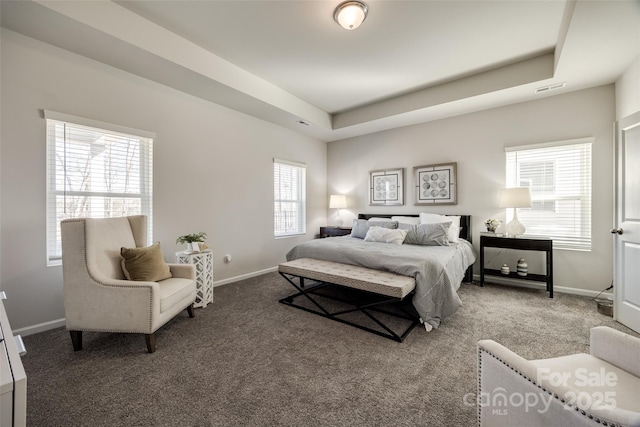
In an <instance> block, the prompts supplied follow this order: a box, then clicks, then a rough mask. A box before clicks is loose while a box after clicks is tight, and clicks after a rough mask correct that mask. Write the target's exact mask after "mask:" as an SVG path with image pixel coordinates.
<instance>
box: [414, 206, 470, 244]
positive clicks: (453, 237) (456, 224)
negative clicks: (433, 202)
mask: <svg viewBox="0 0 640 427" xmlns="http://www.w3.org/2000/svg"><path fill="white" fill-rule="evenodd" d="M442 222H451V226H450V227H449V243H458V242H459V241H460V216H453V215H452V216H448V215H439V214H432V213H424V212H422V213H420V224H438V223H442Z"/></svg>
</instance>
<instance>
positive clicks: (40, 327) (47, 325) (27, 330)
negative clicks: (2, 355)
mask: <svg viewBox="0 0 640 427" xmlns="http://www.w3.org/2000/svg"><path fill="white" fill-rule="evenodd" d="M64 325H65V319H64V317H63V318H62V319H57V320H51V321H49V322H44V323H39V324H37V325H32V326H25V327H24V328H20V329H15V330H14V331H13V334H14V335H22V336H24V337H26V336H29V335H33V334H37V333H38V332H44V331H48V330H50V329H55V328H59V327H60V326H64Z"/></svg>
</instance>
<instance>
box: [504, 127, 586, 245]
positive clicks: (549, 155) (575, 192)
mask: <svg viewBox="0 0 640 427" xmlns="http://www.w3.org/2000/svg"><path fill="white" fill-rule="evenodd" d="M591 143H592V140H591V138H583V139H577V140H571V141H562V142H555V143H548V144H539V145H533V146H524V147H509V148H506V149H505V151H506V156H507V187H530V188H531V202H532V208H531V209H521V210H519V211H518V218H519V219H520V222H522V223H523V224H524V225H525V227H526V228H527V231H526V234H527V235H531V236H544V237H550V238H552V239H553V247H554V249H556V248H558V249H573V250H584V251H589V250H591ZM507 215H508V218H507V221H510V220H511V217H512V210H511V209H508V210H507Z"/></svg>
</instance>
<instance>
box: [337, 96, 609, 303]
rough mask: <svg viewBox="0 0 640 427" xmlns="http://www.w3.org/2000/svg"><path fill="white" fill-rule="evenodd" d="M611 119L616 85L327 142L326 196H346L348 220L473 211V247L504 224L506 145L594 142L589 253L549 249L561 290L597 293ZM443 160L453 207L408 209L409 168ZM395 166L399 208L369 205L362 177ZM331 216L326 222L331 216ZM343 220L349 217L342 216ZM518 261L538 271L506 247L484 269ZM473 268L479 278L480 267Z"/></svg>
mask: <svg viewBox="0 0 640 427" xmlns="http://www.w3.org/2000/svg"><path fill="white" fill-rule="evenodd" d="M614 120H615V99H614V86H613V85H607V86H602V87H597V88H594V89H589V90H583V91H578V92H572V93H567V94H563V95H556V96H553V97H548V98H542V99H540V100H536V101H532V102H526V103H521V104H516V105H510V106H506V107H500V108H495V109H492V110H486V111H482V112H478V113H472V114H467V115H463V116H458V117H453V118H450V119H445V120H438V121H435V122H431V123H424V124H420V125H414V126H409V127H405V128H401V129H395V130H390V131H386V132H380V133H376V134H372V135H365V136H361V137H358V138H351V139H347V140H343V141H337V142H332V143H329V145H328V164H329V169H328V177H329V193H330V194H333V193H345V194H348V199H349V202H348V203H349V209H348V210H349V211H350V213H351V214H352V215H355V214H357V213H358V212H378V213H418V212H435V213H457V214H471V215H473V226H472V231H473V241H474V246H475V247H476V249H477V248H478V242H479V241H480V239H479V234H478V233H479V232H480V231H485V230H486V229H485V227H484V225H483V223H484V221H485V220H486V219H487V218H498V219H500V220H502V221H504V219H505V210H504V209H500V208H498V193H499V190H500V188H504V186H505V154H504V147H505V146H515V145H526V144H535V143H541V142H550V141H562V140H567V139H574V138H580V137H587V136H588V137H594V138H595V142H594V144H593V209H592V211H593V219H592V220H593V225H592V233H593V250H592V251H591V252H576V251H566V250H555V251H554V278H555V284H556V286H558V287H559V288H562V287H565V288H572V289H573V290H577V291H578V292H580V291H600V290H602V289H604V288H606V287H607V286H608V285H609V283H610V282H611V279H612V271H613V270H612V269H613V266H612V265H613V259H612V256H613V254H612V241H611V235H610V234H609V229H610V226H611V224H612V212H613V197H612V193H611V190H612V187H613V168H612V164H613V151H612V147H613V140H612V137H613V122H614ZM447 162H457V163H458V174H457V177H458V204H457V205H453V206H438V207H433V208H431V207H429V208H427V207H424V206H414V195H413V188H412V183H413V176H412V172H413V167H414V166H421V165H429V164H436V163H447ZM396 167H404V168H406V169H405V174H406V179H405V184H406V191H405V205H404V206H402V207H385V208H380V207H370V206H368V193H367V186H368V172H369V171H371V170H376V169H388V168H396ZM331 211H332V210H330V212H329V218H330V219H331V218H332V215H333V214H334V213H333V212H331ZM343 217H344V218H345V219H347V220H348V219H349V218H348V217H347V212H345V213H344V214H343ZM525 225H526V224H525ZM519 256H525V257H526V259H527V261H529V265H530V271H532V272H533V271H534V270H535V269H540V268H542V267H541V265H542V261H543V260H542V255H541V254H536V253H531V252H530V253H529V254H526V253H525V254H520V253H517V252H515V251H507V250H505V251H497V252H493V253H491V254H489V263H491V262H492V263H493V264H489V265H492V266H494V267H495V266H499V265H501V264H502V263H503V262H506V263H508V264H509V265H510V266H511V267H512V268H515V264H516V261H517V259H518V257H519ZM475 268H476V273H477V272H478V264H476V266H475ZM540 272H544V270H541V271H540ZM529 283H531V282H529ZM586 293H589V292H586Z"/></svg>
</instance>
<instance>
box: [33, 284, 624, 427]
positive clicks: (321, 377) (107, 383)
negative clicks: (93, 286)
mask: <svg viewBox="0 0 640 427" xmlns="http://www.w3.org/2000/svg"><path fill="white" fill-rule="evenodd" d="M292 291H293V288H292V287H291V285H289V284H288V283H287V282H285V281H284V279H282V278H281V277H280V276H279V275H278V274H277V273H271V274H266V275H263V276H260V277H256V278H252V279H248V280H245V281H242V282H237V283H232V284H228V285H225V286H221V287H217V288H216V289H215V301H214V303H213V304H212V305H209V306H208V307H206V308H204V309H196V317H195V318H194V319H190V318H188V316H187V314H186V312H184V313H183V314H181V315H179V316H178V317H176V318H175V319H173V320H172V321H170V322H169V323H168V324H167V325H165V326H164V327H163V328H161V329H160V330H159V331H158V332H157V346H158V349H157V351H156V352H155V353H153V354H148V353H146V348H145V344H144V339H143V337H142V336H141V335H129V334H102V333H85V334H84V350H83V351H81V352H75V353H74V352H73V350H72V346H71V341H70V338H69V335H68V333H67V331H66V330H65V329H64V328H59V329H55V330H51V331H47V332H43V333H40V334H36V335H32V336H28V337H25V339H24V341H25V344H26V347H27V350H28V353H27V355H26V356H24V357H23V363H24V366H25V369H26V372H27V377H28V386H27V387H28V406H27V410H28V416H27V421H28V424H29V425H30V426H365V425H366V426H390V425H393V426H416V425H428V426H435V425H448V426H471V425H474V423H475V419H476V418H475V417H476V411H475V407H473V406H468V405H466V404H465V400H464V397H465V395H467V394H468V393H474V392H475V390H476V343H477V341H478V340H480V339H483V338H491V339H495V340H496V341H499V342H501V343H502V344H504V345H506V346H507V347H509V348H510V349H512V350H513V351H515V352H516V353H518V354H520V355H522V356H523V357H525V358H543V357H552V356H558V355H563V354H569V353H575V352H588V343H589V328H591V327H593V326H597V325H608V326H612V327H614V328H616V329H620V330H623V331H625V332H629V330H628V329H627V328H625V327H623V326H622V325H620V324H617V323H615V322H614V321H613V320H612V319H611V318H610V317H607V316H604V315H602V314H599V313H598V312H597V310H596V305H595V303H594V302H593V301H591V300H590V299H589V298H585V297H578V296H573V295H565V294H560V293H557V294H556V297H555V298H554V299H549V298H547V296H546V293H545V292H543V291H538V290H529V289H522V288H510V287H507V286H499V285H488V286H485V287H484V288H480V287H477V286H473V285H464V286H463V287H462V288H461V290H460V296H461V298H462V301H463V304H464V306H463V307H462V308H460V309H459V310H458V311H457V312H456V313H455V314H454V315H453V316H451V317H450V318H449V319H447V320H446V321H444V323H443V324H442V325H441V326H440V328H439V329H437V330H435V331H433V332H429V333H427V332H426V331H425V330H424V329H418V328H417V329H415V330H414V331H413V332H412V333H411V334H410V335H409V336H408V337H407V339H406V340H405V341H404V342H403V343H397V342H394V341H391V340H389V339H386V338H382V337H379V336H376V335H373V334H370V333H367V332H364V331H361V330H358V329H355V328H353V327H350V326H348V325H344V324H341V323H338V322H334V321H331V320H328V319H325V318H322V317H320V316H316V315H313V314H310V313H306V312H304V311H302V310H298V309H295V308H292V307H287V306H285V305H283V304H279V303H278V299H280V298H282V297H284V296H286V295H289V294H291V293H292Z"/></svg>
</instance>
